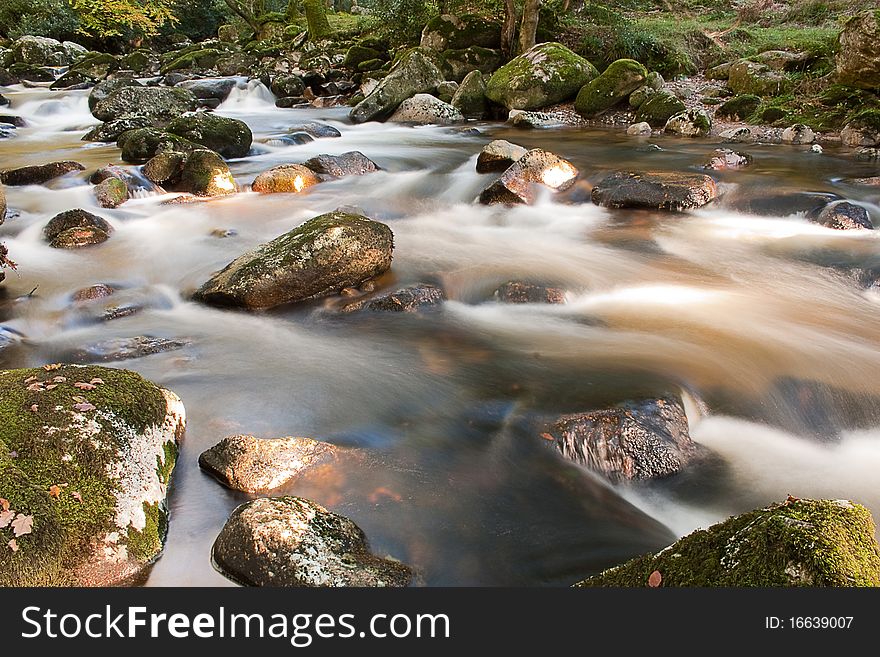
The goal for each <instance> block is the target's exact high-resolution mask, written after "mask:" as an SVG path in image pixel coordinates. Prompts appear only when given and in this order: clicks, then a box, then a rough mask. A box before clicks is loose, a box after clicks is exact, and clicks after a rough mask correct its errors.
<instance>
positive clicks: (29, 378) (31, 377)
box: [24, 376, 37, 383]
mask: <svg viewBox="0 0 880 657" xmlns="http://www.w3.org/2000/svg"><path fill="white" fill-rule="evenodd" d="M36 380H37V377H35V376H29V377H28V378H26V379H25V380H24V382H25V383H33V382H34V381H36Z"/></svg>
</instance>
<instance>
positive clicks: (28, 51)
mask: <svg viewBox="0 0 880 657" xmlns="http://www.w3.org/2000/svg"><path fill="white" fill-rule="evenodd" d="M10 52H11V54H12V58H13V61H14V62H18V63H21V64H30V65H32V66H59V65H62V64H69V63H70V62H69V61H65V60H66V55H65V53H64V48H63V47H62V45H61V42H60V41H56V40H55V39H50V38H48V37H42V36H31V35H25V36H22V37H19V38H18V39H16V40H15V41H14V42H13V43H12V47H11V48H10Z"/></svg>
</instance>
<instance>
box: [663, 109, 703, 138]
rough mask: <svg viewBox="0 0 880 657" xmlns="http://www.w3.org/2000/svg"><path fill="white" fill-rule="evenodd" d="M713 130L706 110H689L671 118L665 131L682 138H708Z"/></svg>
mask: <svg viewBox="0 0 880 657" xmlns="http://www.w3.org/2000/svg"><path fill="white" fill-rule="evenodd" d="M711 129H712V119H710V118H709V115H708V114H706V111H705V110H701V109H689V110H685V111H684V112H681V113H680V114H676V115H675V116H670V117H669V120H668V121H667V122H666V125H665V126H664V128H663V130H664V131H665V132H669V133H672V134H674V135H680V136H682V137H706V136H708V135H709V131H710V130H711Z"/></svg>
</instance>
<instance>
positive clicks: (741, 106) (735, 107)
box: [715, 94, 761, 121]
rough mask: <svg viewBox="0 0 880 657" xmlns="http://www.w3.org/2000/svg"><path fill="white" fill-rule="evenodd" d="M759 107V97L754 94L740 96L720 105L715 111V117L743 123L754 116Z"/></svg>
mask: <svg viewBox="0 0 880 657" xmlns="http://www.w3.org/2000/svg"><path fill="white" fill-rule="evenodd" d="M760 105H761V97H760V96H756V95H754V94H742V95H739V96H734V97H733V98H731V99H730V100H728V101H725V102H724V103H721V105H719V106H718V109H716V110H715V116H717V117H718V118H720V119H733V120H734V121H745V120H747V119H748V118H749V117H750V116H751V115H752V114H754V113H755V112H756V111H757V110H758V107H760Z"/></svg>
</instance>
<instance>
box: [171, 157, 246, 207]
mask: <svg viewBox="0 0 880 657" xmlns="http://www.w3.org/2000/svg"><path fill="white" fill-rule="evenodd" d="M179 188H180V189H181V190H182V191H185V192H189V193H190V194H194V195H196V196H226V195H227V194H235V192H236V191H238V186H237V185H236V184H235V179H234V178H233V177H232V172H230V171H229V166H228V165H227V164H226V162H224V161H223V158H222V157H220V156H219V155H218V154H217V153H215V152H214V151H211V150H207V149H198V150H195V151H193V152H192V153H189V154H188V155H187V156H186V162H185V163H184V165H183V170H182V171H181V172H180V184H179Z"/></svg>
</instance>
